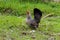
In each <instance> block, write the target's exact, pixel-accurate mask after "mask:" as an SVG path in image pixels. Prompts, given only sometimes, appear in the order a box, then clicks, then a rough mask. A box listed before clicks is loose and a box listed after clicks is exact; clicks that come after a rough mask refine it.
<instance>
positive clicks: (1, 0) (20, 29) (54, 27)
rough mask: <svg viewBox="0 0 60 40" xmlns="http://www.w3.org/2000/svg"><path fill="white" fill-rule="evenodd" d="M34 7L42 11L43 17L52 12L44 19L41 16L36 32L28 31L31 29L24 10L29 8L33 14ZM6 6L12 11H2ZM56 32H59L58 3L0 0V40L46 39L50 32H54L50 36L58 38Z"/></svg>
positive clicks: (57, 39)
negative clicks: (50, 15)
mask: <svg viewBox="0 0 60 40" xmlns="http://www.w3.org/2000/svg"><path fill="white" fill-rule="evenodd" d="M35 7H36V8H39V9H40V10H41V11H42V12H43V17H44V16H45V15H47V14H53V16H52V17H47V18H44V19H43V17H42V19H41V22H40V24H39V27H38V28H37V30H35V31H36V32H30V31H31V29H30V27H29V26H28V25H27V24H26V22H25V20H26V10H30V12H31V14H33V9H34V8H35ZM7 8H9V9H10V10H12V12H7V11H5V12H4V10H5V9H7ZM10 10H9V11H10ZM18 16H19V17H18ZM32 16H33V15H32ZM40 32H41V33H40ZM23 33H26V34H23ZM57 33H60V3H53V2H51V3H48V4H46V3H41V2H39V3H36V2H23V1H22V2H20V1H19V0H6V1H5V0H0V40H10V39H11V40H48V39H49V38H50V37H51V36H52V35H51V34H53V35H54V34H56V35H54V36H52V37H54V38H55V39H56V40H60V36H59V35H57ZM33 36H34V38H33Z"/></svg>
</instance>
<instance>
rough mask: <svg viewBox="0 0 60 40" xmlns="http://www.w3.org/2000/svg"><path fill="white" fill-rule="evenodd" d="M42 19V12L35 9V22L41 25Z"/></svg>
mask: <svg viewBox="0 0 60 40" xmlns="http://www.w3.org/2000/svg"><path fill="white" fill-rule="evenodd" d="M41 17H42V12H41V11H40V10H39V9H37V8H34V20H35V21H36V22H37V23H39V22H40V19H41Z"/></svg>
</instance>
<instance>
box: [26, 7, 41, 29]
mask: <svg viewBox="0 0 60 40" xmlns="http://www.w3.org/2000/svg"><path fill="white" fill-rule="evenodd" d="M33 13H34V19H32V17H31V14H30V12H29V11H27V19H26V23H27V24H28V25H30V27H31V28H33V29H36V28H38V25H39V22H40V20H41V17H42V12H41V11H40V10H39V9H38V8H34V9H33Z"/></svg>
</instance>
